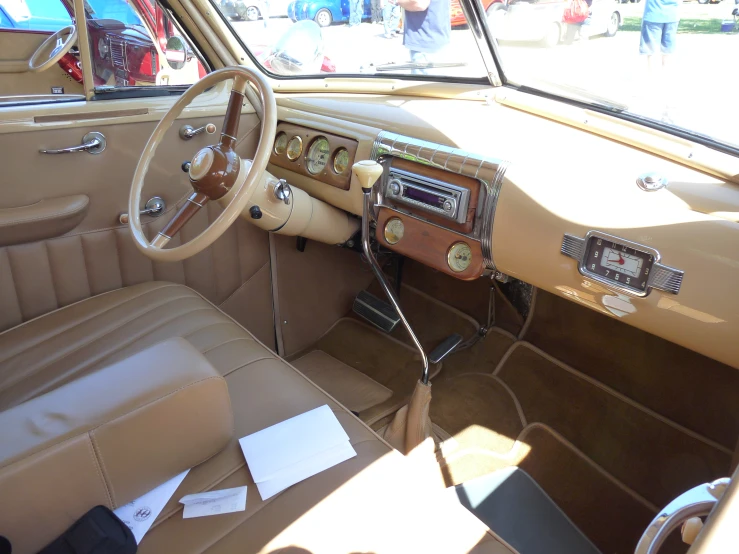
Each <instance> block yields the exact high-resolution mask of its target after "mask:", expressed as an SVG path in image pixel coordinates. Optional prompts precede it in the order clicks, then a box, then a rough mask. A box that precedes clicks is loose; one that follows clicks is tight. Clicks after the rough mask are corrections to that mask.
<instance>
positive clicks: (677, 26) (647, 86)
mask: <svg viewBox="0 0 739 554" xmlns="http://www.w3.org/2000/svg"><path fill="white" fill-rule="evenodd" d="M474 1H480V0H474ZM736 1H737V2H739V0H736ZM487 2H489V0H483V3H484V7H485V8H486V13H487V20H488V24H489V27H490V29H491V32H492V34H493V35H494V36H495V38H496V39H497V42H498V48H499V53H500V56H501V59H502V62H503V64H504V67H505V74H506V77H507V78H508V80H509V81H512V82H513V83H516V84H521V85H530V86H532V87H535V88H538V89H541V90H544V91H547V92H551V93H554V94H558V95H560V96H569V97H571V98H573V99H576V100H579V101H583V102H588V103H596V104H599V105H601V106H605V107H607V108H610V109H614V110H619V111H624V112H628V113H630V114H633V115H636V116H640V117H644V118H647V119H650V120H652V121H654V122H658V123H659V124H661V125H665V126H668V127H673V128H679V129H682V130H687V131H689V132H691V133H698V134H701V135H705V136H707V137H709V138H711V139H713V140H716V141H718V142H723V143H728V144H731V145H734V146H739V132H737V125H738V124H739V117H737V115H736V111H735V105H734V104H735V99H736V94H735V92H734V91H735V83H737V69H736V67H737V64H736V59H737V56H739V36H737V34H738V33H739V24H737V21H736V20H737V17H739V10H737V8H739V5H737V4H735V0H723V1H721V0H717V1H716V2H715V3H712V2H709V0H691V1H689V2H682V1H681V0H638V1H635V2H624V3H621V2H619V1H618V0H508V1H507V2H502V1H497V0H496V1H495V2H492V3H487ZM732 12H734V13H733V14H732Z"/></svg>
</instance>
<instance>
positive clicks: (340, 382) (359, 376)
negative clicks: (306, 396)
mask: <svg viewBox="0 0 739 554" xmlns="http://www.w3.org/2000/svg"><path fill="white" fill-rule="evenodd" d="M293 365H294V366H295V367H296V368H298V369H299V370H300V371H301V373H303V375H305V376H306V377H308V379H310V380H311V381H313V382H314V383H315V384H317V385H318V386H319V387H321V388H322V389H323V390H325V391H326V392H327V393H329V394H330V395H331V396H333V397H334V398H337V399H339V398H340V399H341V403H342V404H343V405H344V406H346V407H347V408H349V409H350V410H351V411H353V412H357V413H359V412H363V411H364V410H367V409H369V408H371V407H373V406H377V405H378V404H381V403H382V402H385V401H386V400H388V399H389V398H390V397H391V396H392V395H393V391H391V390H390V389H389V388H387V387H385V386H383V385H381V384H380V383H378V382H377V381H374V380H373V379H370V378H369V377H367V375H365V374H364V373H361V372H359V371H357V370H356V369H354V368H352V367H349V366H348V365H346V364H345V363H343V362H341V361H340V360H337V359H336V358H334V357H333V356H329V355H328V354H326V353H325V352H322V351H321V350H314V351H313V352H310V353H308V354H306V355H305V356H302V357H301V358H299V359H297V360H295V361H294V362H293Z"/></svg>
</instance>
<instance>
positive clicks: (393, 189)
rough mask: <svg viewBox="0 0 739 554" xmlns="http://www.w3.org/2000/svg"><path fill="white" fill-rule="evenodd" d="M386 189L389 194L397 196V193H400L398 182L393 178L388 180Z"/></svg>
mask: <svg viewBox="0 0 739 554" xmlns="http://www.w3.org/2000/svg"><path fill="white" fill-rule="evenodd" d="M387 189H388V192H389V193H390V195H391V196H397V195H398V194H400V183H399V182H398V180H397V179H393V180H392V181H390V184H389V185H388V186H387Z"/></svg>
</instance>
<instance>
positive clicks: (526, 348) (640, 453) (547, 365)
mask: <svg viewBox="0 0 739 554" xmlns="http://www.w3.org/2000/svg"><path fill="white" fill-rule="evenodd" d="M496 375H497V376H498V377H500V379H502V381H503V382H505V383H506V384H507V385H508V386H509V387H510V388H511V390H512V391H513V393H514V394H515V395H516V397H517V398H518V400H519V402H520V403H521V407H522V409H523V412H524V414H525V415H526V418H527V420H528V421H530V422H541V423H545V424H547V425H549V426H550V427H552V428H554V429H555V430H557V431H558V432H559V433H561V434H562V435H563V436H564V437H565V438H566V439H568V440H569V441H571V442H572V443H573V444H575V445H576V446H577V447H578V448H579V449H580V450H582V451H583V452H584V453H585V454H586V455H587V456H589V457H590V458H591V459H592V460H593V461H594V462H596V463H597V464H598V465H600V466H601V467H603V468H604V469H606V470H607V471H608V472H610V473H611V474H612V475H613V476H614V477H616V478H617V479H619V480H620V481H622V482H623V483H624V484H626V485H627V486H629V487H631V488H632V489H633V490H635V491H638V492H639V494H641V495H642V496H644V497H645V498H646V499H647V500H649V501H650V502H652V503H654V504H656V505H658V506H663V505H665V504H667V503H668V502H669V501H670V500H672V499H673V498H675V497H676V496H678V495H679V494H682V493H683V492H684V491H686V490H688V489H689V488H691V487H694V486H695V485H699V484H701V483H705V482H708V481H712V480H714V479H716V478H718V477H723V476H725V475H726V474H727V472H728V471H729V465H730V462H731V453H730V452H727V451H725V450H723V449H721V447H720V446H718V445H715V444H714V445H712V444H710V443H709V442H708V441H706V440H701V439H700V438H699V437H697V436H695V435H692V434H690V433H688V432H686V430H684V429H680V428H679V427H678V426H677V425H675V424H671V423H669V422H667V421H666V420H665V419H662V418H659V417H657V416H656V414H654V413H650V412H649V411H647V410H645V409H643V408H641V407H639V406H638V405H637V404H635V403H633V402H630V401H628V400H626V399H624V398H623V397H619V396H617V395H616V394H613V393H612V392H609V391H608V390H607V389H605V388H604V387H603V386H597V385H596V384H594V383H592V382H589V381H588V380H586V379H585V378H583V377H582V376H581V375H578V374H577V373H576V372H574V371H572V370H571V369H568V368H566V366H564V365H562V364H559V363H556V362H555V361H552V359H551V358H549V357H547V356H546V355H543V354H542V353H541V352H540V351H537V350H536V349H535V348H534V347H531V346H530V345H528V344H527V343H524V342H519V343H517V344H516V345H515V346H514V347H513V348H512V350H511V352H510V354H509V356H508V357H507V359H506V360H505V362H504V363H503V365H502V367H501V368H500V369H499V370H498V371H497V372H496ZM437 423H438V424H439V425H440V426H441V427H442V428H443V427H444V424H443V423H441V422H437Z"/></svg>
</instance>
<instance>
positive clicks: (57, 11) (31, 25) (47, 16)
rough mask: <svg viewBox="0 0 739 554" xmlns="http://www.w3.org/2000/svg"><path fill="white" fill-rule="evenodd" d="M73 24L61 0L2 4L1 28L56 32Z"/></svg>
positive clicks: (0, 6)
mask: <svg viewBox="0 0 739 554" xmlns="http://www.w3.org/2000/svg"><path fill="white" fill-rule="evenodd" d="M71 24H72V18H71V17H70V16H69V14H68V13H67V11H66V10H65V9H64V6H63V5H62V3H61V2H59V0H53V1H49V0H29V1H28V2H23V3H20V2H19V3H17V4H11V5H6V6H3V5H2V4H0V29H26V30H32V31H46V32H49V33H54V32H56V31H58V30H59V29H61V28H63V27H66V26H67V25H71Z"/></svg>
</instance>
